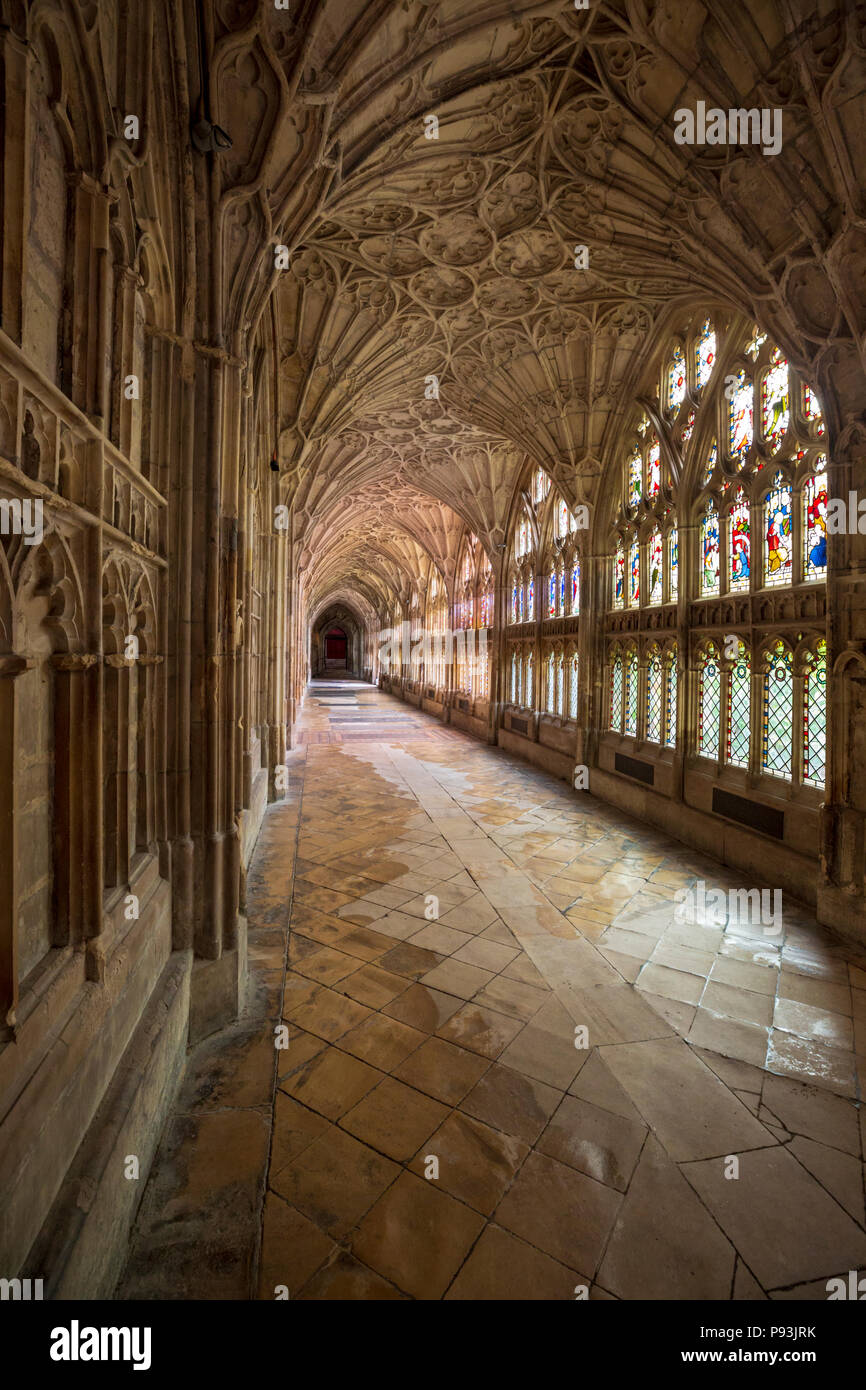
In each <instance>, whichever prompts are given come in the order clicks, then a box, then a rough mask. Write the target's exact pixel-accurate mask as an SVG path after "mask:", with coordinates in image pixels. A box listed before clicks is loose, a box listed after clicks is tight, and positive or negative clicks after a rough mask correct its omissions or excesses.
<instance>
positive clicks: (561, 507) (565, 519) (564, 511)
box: [556, 497, 571, 536]
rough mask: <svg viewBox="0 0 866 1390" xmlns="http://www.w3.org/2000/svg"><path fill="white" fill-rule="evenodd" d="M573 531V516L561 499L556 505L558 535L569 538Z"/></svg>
mask: <svg viewBox="0 0 866 1390" xmlns="http://www.w3.org/2000/svg"><path fill="white" fill-rule="evenodd" d="M570 530H571V514H570V512H569V510H568V507H567V506H566V505H565V503H564V502H563V500H562V498H561V497H560V498H559V499H558V501H557V504H556V534H557V535H558V536H567V535H568V533H569V531H570Z"/></svg>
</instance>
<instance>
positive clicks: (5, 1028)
mask: <svg viewBox="0 0 866 1390" xmlns="http://www.w3.org/2000/svg"><path fill="white" fill-rule="evenodd" d="M34 665H35V662H34V661H33V660H32V659H28V658H25V657H20V656H2V657H0V788H2V798H0V1042H3V1041H5V1040H7V1039H8V1038H10V1037H12V1036H14V1030H15V1012H16V1009H17V1007H18V819H17V815H16V809H17V796H18V778H17V776H16V748H15V744H16V737H17V733H18V719H17V713H18V700H17V694H16V686H15V677H16V676H19V675H21V673H22V671H27V670H29V669H30V668H31V667H32V666H34Z"/></svg>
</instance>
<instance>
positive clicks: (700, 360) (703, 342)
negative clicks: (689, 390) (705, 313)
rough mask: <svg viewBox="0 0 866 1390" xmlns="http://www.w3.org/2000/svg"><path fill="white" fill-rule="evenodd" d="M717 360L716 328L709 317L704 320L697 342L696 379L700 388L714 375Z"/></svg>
mask: <svg viewBox="0 0 866 1390" xmlns="http://www.w3.org/2000/svg"><path fill="white" fill-rule="evenodd" d="M715 362H716V330H715V329H714V328H713V325H712V324H711V323H710V321H709V319H705V320H704V325H703V327H702V329H701V331H700V333H699V334H698V341H697V342H696V343H695V381H696V382H697V385H698V390H700V388H701V387H702V386H706V384H707V382H708V381H709V379H710V376H711V375H712V371H713V367H714V366H715Z"/></svg>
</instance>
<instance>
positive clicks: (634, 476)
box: [628, 449, 643, 507]
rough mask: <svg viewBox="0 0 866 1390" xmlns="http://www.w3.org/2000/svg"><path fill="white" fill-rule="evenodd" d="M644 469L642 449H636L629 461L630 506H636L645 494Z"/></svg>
mask: <svg viewBox="0 0 866 1390" xmlns="http://www.w3.org/2000/svg"><path fill="white" fill-rule="evenodd" d="M642 471H643V461H642V459H641V456H640V449H635V451H634V453H633V454H632V455H631V457H630V459H629V461H628V505H629V506H630V507H636V506H637V504H638V503H639V502H640V499H641V496H642V494H643V483H642V479H641V473H642Z"/></svg>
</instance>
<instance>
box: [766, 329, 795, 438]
mask: <svg viewBox="0 0 866 1390" xmlns="http://www.w3.org/2000/svg"><path fill="white" fill-rule="evenodd" d="M790 419H791V411H790V397H789V391H788V363H787V360H786V359H785V358H784V357H783V356H782V354H781V353H780V352H779V350H778V348H777V349H776V350H775V352H774V353H773V358H772V366H771V367H770V370H769V371H768V372H767V373H766V374H765V375H764V379H763V381H762V383H761V428H762V430H763V433H764V438H765V439H766V441H767V443H768V444H771V445H772V447H773V451H774V452H775V450H776V449H778V448H779V446H780V444H781V443H782V440H783V439H784V437H785V435H786V433H787V431H788V422H789V420H790Z"/></svg>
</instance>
